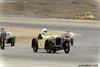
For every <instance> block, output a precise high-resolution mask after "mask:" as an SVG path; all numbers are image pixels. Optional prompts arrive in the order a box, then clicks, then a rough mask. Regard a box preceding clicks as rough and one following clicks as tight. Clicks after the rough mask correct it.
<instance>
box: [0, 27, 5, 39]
mask: <svg viewBox="0 0 100 67" xmlns="http://www.w3.org/2000/svg"><path fill="white" fill-rule="evenodd" d="M0 32H1V35H0V37H3V38H4V39H5V38H6V31H5V28H4V27H2V28H1V30H0Z"/></svg>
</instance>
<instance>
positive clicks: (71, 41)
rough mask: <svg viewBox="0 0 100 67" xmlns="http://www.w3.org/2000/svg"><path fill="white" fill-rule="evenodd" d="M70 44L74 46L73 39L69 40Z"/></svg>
mask: <svg viewBox="0 0 100 67" xmlns="http://www.w3.org/2000/svg"><path fill="white" fill-rule="evenodd" d="M70 43H71V45H72V46H73V45H74V39H73V38H71V40H70Z"/></svg>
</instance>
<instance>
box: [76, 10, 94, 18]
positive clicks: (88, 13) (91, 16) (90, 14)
mask: <svg viewBox="0 0 100 67" xmlns="http://www.w3.org/2000/svg"><path fill="white" fill-rule="evenodd" d="M76 19H80V20H95V19H96V17H95V16H94V15H93V14H92V13H90V12H85V13H84V14H82V15H79V16H76Z"/></svg>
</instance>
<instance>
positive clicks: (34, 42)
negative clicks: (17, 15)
mask: <svg viewBox="0 0 100 67" xmlns="http://www.w3.org/2000/svg"><path fill="white" fill-rule="evenodd" d="M32 48H33V51H34V52H38V41H37V40H36V39H33V40H32Z"/></svg>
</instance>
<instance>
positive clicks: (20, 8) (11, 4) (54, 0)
mask: <svg viewBox="0 0 100 67" xmlns="http://www.w3.org/2000/svg"><path fill="white" fill-rule="evenodd" d="M91 1H92V0H3V2H0V14H1V15H5V16H8V15H13V16H15V15H16V16H25V17H56V18H73V17H75V16H76V15H77V14H82V13H84V12H86V11H90V12H92V13H93V14H94V15H95V16H96V17H97V19H100V17H99V16H100V14H99V12H100V10H99V6H98V2H97V1H95V0H93V1H92V2H91Z"/></svg>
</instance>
